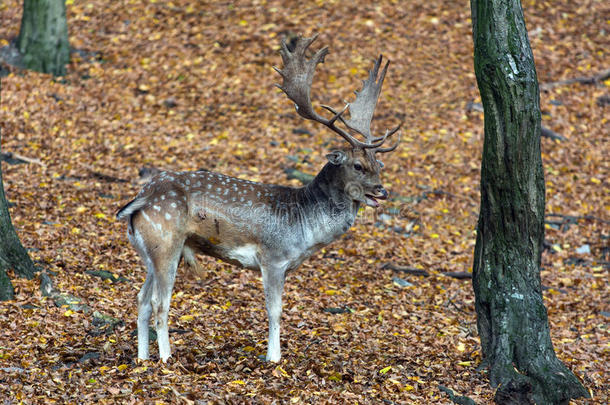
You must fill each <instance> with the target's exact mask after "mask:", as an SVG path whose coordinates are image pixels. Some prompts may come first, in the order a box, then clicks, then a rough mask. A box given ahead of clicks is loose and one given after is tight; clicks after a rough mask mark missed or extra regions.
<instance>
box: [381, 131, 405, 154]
mask: <svg viewBox="0 0 610 405" xmlns="http://www.w3.org/2000/svg"><path fill="white" fill-rule="evenodd" d="M400 135H401V134H400V133H399V134H398V139H397V140H396V143H395V144H394V145H392V146H389V147H387V148H377V149H375V153H386V152H392V151H393V150H394V149H396V148H397V147H398V144H399V143H400Z"/></svg>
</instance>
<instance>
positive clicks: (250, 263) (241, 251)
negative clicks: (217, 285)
mask: <svg viewBox="0 0 610 405" xmlns="http://www.w3.org/2000/svg"><path fill="white" fill-rule="evenodd" d="M257 252H258V249H257V247H256V245H254V244H247V245H243V246H238V247H235V248H231V249H227V250H226V252H225V255H226V259H225V260H226V261H228V262H231V263H235V262H237V263H239V264H240V265H241V266H242V267H245V268H247V269H253V270H258V269H259V267H260V266H259V263H258V253H257Z"/></svg>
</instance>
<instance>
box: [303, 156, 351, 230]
mask: <svg viewBox="0 0 610 405" xmlns="http://www.w3.org/2000/svg"><path fill="white" fill-rule="evenodd" d="M340 170H341V168H340V167H339V166H336V165H333V164H331V163H327V164H326V165H325V166H324V167H323V168H322V170H320V172H319V173H318V175H317V176H316V177H315V178H314V179H313V180H312V182H311V183H309V184H308V185H307V186H305V187H303V188H302V189H300V192H299V197H298V198H299V200H300V201H299V203H300V205H301V206H302V207H303V208H304V209H305V210H306V211H309V212H311V214H310V215H309V216H308V217H310V218H315V219H317V221H318V222H324V223H325V224H333V226H337V227H338V229H337V230H330V232H332V233H335V232H339V230H341V232H339V234H342V233H344V232H345V231H347V229H349V227H350V226H351V225H352V224H353V222H354V220H355V218H356V214H357V213H358V208H359V207H360V203H358V202H356V201H354V200H352V198H351V197H350V196H349V195H348V194H347V193H346V191H345V189H346V184H345V181H344V179H343V177H342V176H341V172H340ZM333 226H331V227H333Z"/></svg>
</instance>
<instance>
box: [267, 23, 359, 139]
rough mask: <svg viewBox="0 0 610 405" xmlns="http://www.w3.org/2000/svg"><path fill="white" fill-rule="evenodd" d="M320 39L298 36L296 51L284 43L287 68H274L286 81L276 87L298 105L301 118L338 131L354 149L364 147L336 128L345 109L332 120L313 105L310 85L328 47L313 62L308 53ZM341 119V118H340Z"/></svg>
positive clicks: (284, 57)
mask: <svg viewBox="0 0 610 405" xmlns="http://www.w3.org/2000/svg"><path fill="white" fill-rule="evenodd" d="M317 37H318V36H317V35H314V36H313V37H311V38H304V37H300V36H299V37H298V38H297V40H296V44H295V46H294V50H292V51H291V50H290V49H288V46H287V45H286V39H283V40H282V43H281V50H280V55H281V56H282V61H283V62H284V69H278V68H276V67H274V69H275V71H276V72H278V73H279V74H280V75H281V76H282V78H283V79H284V80H283V84H282V85H281V86H280V85H278V84H276V86H277V87H278V88H279V89H281V90H282V91H283V92H284V93H286V95H287V96H288V98H289V99H290V100H292V101H293V102H294V103H295V107H296V110H297V112H298V113H299V115H300V116H301V117H303V118H306V119H310V120H313V121H317V122H320V123H322V124H323V125H326V126H327V127H328V128H330V129H332V130H333V131H335V132H336V133H337V134H339V135H341V136H342V137H343V138H345V140H346V141H348V142H349V143H350V144H351V145H352V146H354V147H356V146H361V147H362V146H364V145H366V144H365V143H363V142H360V141H358V140H357V139H356V138H354V137H353V136H351V135H350V134H349V133H347V132H346V131H344V130H343V129H341V128H339V127H337V126H335V121H336V120H337V119H339V118H341V114H343V112H345V111H346V109H347V106H346V108H344V109H343V110H342V111H340V112H333V114H334V117H332V118H331V119H330V120H327V119H325V118H324V117H322V116H320V115H319V114H317V113H316V112H315V111H314V109H313V106H312V104H311V85H312V82H313V76H314V74H315V70H316V66H317V64H318V63H323V62H324V57H325V56H326V55H327V54H328V48H327V47H324V48H322V49H320V50H318V51H317V52H316V53H315V54H314V55H313V57H312V58H311V59H307V58H306V56H305V51H306V50H307V49H308V48H309V46H310V45H311V44H312V43H313V42H314V41H315V40H316V38H317ZM341 119H342V118H341Z"/></svg>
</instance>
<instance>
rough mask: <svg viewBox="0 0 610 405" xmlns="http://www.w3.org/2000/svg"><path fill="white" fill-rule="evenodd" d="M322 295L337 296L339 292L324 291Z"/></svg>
mask: <svg viewBox="0 0 610 405" xmlns="http://www.w3.org/2000/svg"><path fill="white" fill-rule="evenodd" d="M324 294H326V295H337V294H339V291H337V290H326V291H324Z"/></svg>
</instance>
